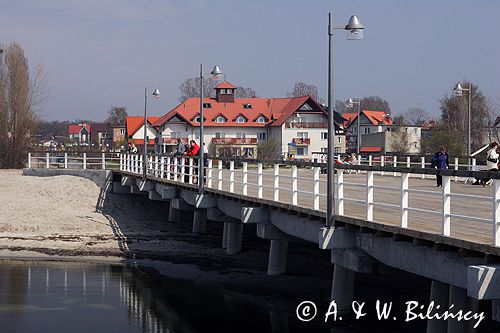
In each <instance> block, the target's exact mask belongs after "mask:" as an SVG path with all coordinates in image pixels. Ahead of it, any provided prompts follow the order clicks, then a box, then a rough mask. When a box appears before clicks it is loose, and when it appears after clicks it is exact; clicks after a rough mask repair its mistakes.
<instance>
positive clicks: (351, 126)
mask: <svg viewBox="0 0 500 333" xmlns="http://www.w3.org/2000/svg"><path fill="white" fill-rule="evenodd" d="M342 117H344V118H346V119H347V121H346V122H345V124H344V127H345V132H346V147H347V151H349V152H355V151H356V147H357V139H358V113H357V112H347V113H344V114H343V115H342ZM392 124H393V121H392V119H391V117H390V115H388V114H386V113H385V112H384V111H372V110H361V111H360V124H359V127H360V137H361V143H362V144H361V145H360V151H363V147H362V146H367V147H373V146H374V145H373V144H371V143H370V142H369V140H365V141H363V136H364V135H366V134H374V133H382V132H384V131H385V125H392ZM380 148H381V147H380ZM364 150H365V151H366V150H367V149H364ZM368 150H373V148H370V149H368ZM371 152H373V151H371Z"/></svg>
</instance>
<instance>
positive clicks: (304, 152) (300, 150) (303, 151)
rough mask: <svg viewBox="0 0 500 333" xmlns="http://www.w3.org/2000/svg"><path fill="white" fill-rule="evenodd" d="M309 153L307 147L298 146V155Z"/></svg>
mask: <svg viewBox="0 0 500 333" xmlns="http://www.w3.org/2000/svg"><path fill="white" fill-rule="evenodd" d="M304 155H307V147H297V156H304Z"/></svg>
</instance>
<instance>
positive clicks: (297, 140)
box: [292, 138, 311, 146]
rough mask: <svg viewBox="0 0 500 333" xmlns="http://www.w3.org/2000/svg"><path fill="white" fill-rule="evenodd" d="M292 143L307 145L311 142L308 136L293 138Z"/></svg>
mask: <svg viewBox="0 0 500 333" xmlns="http://www.w3.org/2000/svg"><path fill="white" fill-rule="evenodd" d="M292 143H295V144H296V145H302V146H308V145H310V144H311V139H309V138H293V139H292Z"/></svg>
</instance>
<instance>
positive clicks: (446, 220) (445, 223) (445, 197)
mask: <svg viewBox="0 0 500 333" xmlns="http://www.w3.org/2000/svg"><path fill="white" fill-rule="evenodd" d="M442 177H443V186H442V188H443V194H442V207H441V219H442V226H441V233H442V234H443V235H444V236H450V230H451V227H450V224H451V217H450V213H451V196H450V190H451V183H450V177H449V176H442Z"/></svg>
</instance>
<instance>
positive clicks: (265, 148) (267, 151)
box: [257, 139, 281, 160]
mask: <svg viewBox="0 0 500 333" xmlns="http://www.w3.org/2000/svg"><path fill="white" fill-rule="evenodd" d="M257 156H258V158H259V159H263V160H278V159H280V158H281V144H280V143H279V142H278V141H276V140H271V139H269V140H263V141H259V143H258V144H257Z"/></svg>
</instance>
